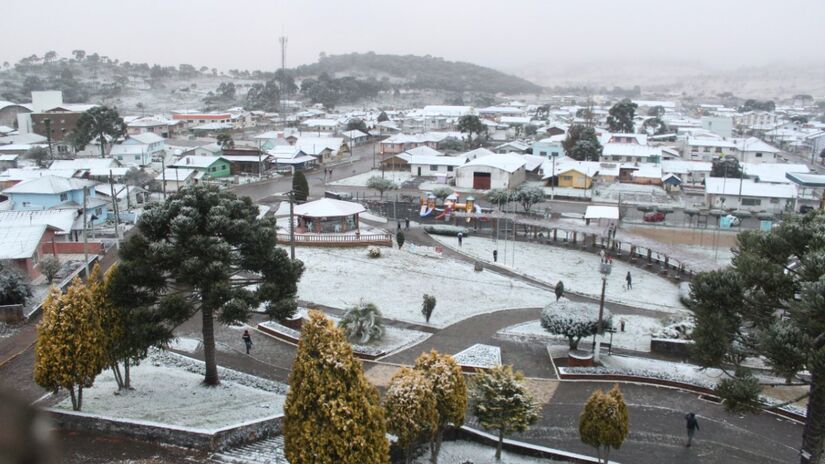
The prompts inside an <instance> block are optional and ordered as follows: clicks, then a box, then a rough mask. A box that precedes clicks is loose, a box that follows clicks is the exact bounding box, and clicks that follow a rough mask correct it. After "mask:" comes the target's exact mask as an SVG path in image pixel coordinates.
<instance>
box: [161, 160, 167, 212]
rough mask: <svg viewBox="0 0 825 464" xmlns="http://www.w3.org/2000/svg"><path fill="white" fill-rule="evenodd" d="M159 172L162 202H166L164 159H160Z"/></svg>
mask: <svg viewBox="0 0 825 464" xmlns="http://www.w3.org/2000/svg"><path fill="white" fill-rule="evenodd" d="M160 172H161V174H160V175H161V179H162V183H163V185H162V189H161V190H163V201H166V157H165V156H161V157H160Z"/></svg>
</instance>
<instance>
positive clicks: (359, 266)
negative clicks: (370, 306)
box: [295, 247, 555, 327]
mask: <svg viewBox="0 0 825 464" xmlns="http://www.w3.org/2000/svg"><path fill="white" fill-rule="evenodd" d="M381 253H382V256H381V257H380V258H376V259H371V258H369V257H367V250H366V248H349V249H343V248H311V247H298V248H296V252H295V256H296V257H297V258H298V259H300V260H302V261H303V262H304V264H305V266H306V270H305V271H304V275H303V277H301V281H300V283H299V284H298V297H299V298H300V299H302V300H305V301H308V302H312V303H317V304H321V305H325V306H331V307H337V308H341V309H345V308H347V307H348V306H350V305H355V304H357V303H358V302H359V300H361V299H363V300H364V301H367V302H370V303H374V304H376V305H377V306H378V308H379V309H380V310H381V312H382V313H383V314H384V317H386V318H389V319H397V320H401V321H407V322H412V323H415V324H425V321H424V316H422V315H421V299H422V297H423V295H424V294H425V293H427V294H430V295H433V296H435V297H436V307H435V311H433V314H432V318H431V319H430V325H432V326H435V327H446V326H447V325H450V324H452V323H454V322H458V321H460V320H462V319H466V318H468V317H471V316H475V315H478V314H483V313H489V312H492V311H496V310H501V309H512V308H536V307H543V306H544V305H545V304H547V303H548V302H550V301H551V300H552V299H554V298H555V297H554V296H553V295H552V294H551V293H550V292H547V291H544V290H541V289H539V288H536V287H533V286H531V285H528V284H525V283H522V282H519V281H517V280H514V279H510V278H508V277H505V276H502V275H500V274H497V273H494V272H490V271H486V270H485V271H483V272H475V271H474V270H473V266H472V264H470V263H465V262H463V261H459V260H455V259H450V258H435V257H428V256H422V255H419V254H416V253H411V252H409V251H407V250H405V249H401V250H398V249H397V248H386V247H385V248H381Z"/></svg>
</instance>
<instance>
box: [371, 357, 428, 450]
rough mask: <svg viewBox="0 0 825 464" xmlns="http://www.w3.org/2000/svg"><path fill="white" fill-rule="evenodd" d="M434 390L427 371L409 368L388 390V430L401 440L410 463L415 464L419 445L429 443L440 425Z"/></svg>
mask: <svg viewBox="0 0 825 464" xmlns="http://www.w3.org/2000/svg"><path fill="white" fill-rule="evenodd" d="M433 389H434V386H433V383H432V382H431V381H430V379H429V378H427V376H426V375H425V374H424V373H423V372H421V371H418V370H413V369H409V368H406V367H405V368H402V369H401V370H400V371H398V373H397V374H395V375H394V376H393V377H392V380H391V381H390V386H389V388H388V389H387V395H386V397H385V398H384V410H385V414H386V417H387V431H388V432H389V433H391V434H393V435H395V436H396V437H397V439H398V441H397V443H398V446H399V447H400V448H401V449H402V450H404V462H405V463H407V464H409V463H410V462H412V458H413V451H414V450H415V448H416V447H417V446H418V444H420V443H421V442H422V441H424V440H429V439H430V438H431V437H432V436H433V434H434V433H435V429H436V427H437V425H438V412H437V410H436V401H435V394H434V392H433Z"/></svg>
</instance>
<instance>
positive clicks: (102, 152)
mask: <svg viewBox="0 0 825 464" xmlns="http://www.w3.org/2000/svg"><path fill="white" fill-rule="evenodd" d="M98 137H99V138H100V140H99V142H100V157H101V158H105V157H106V143H105V142H104V140H105V139H104V138H103V131H100V134H98Z"/></svg>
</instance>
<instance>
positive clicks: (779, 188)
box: [705, 177, 796, 214]
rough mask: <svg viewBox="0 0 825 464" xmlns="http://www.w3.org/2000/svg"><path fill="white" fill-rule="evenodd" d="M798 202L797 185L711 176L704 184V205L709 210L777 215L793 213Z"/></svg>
mask: <svg viewBox="0 0 825 464" xmlns="http://www.w3.org/2000/svg"><path fill="white" fill-rule="evenodd" d="M795 199H796V185H793V184H771V183H766V182H757V181H755V180H752V179H741V180H740V179H725V178H723V177H708V178H707V180H706V181H705V204H706V205H707V207H708V208H717V209H724V210H730V209H743V210H746V211H751V212H760V211H766V212H768V213H772V214H776V213H782V212H786V211H793V209H794V204H795Z"/></svg>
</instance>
